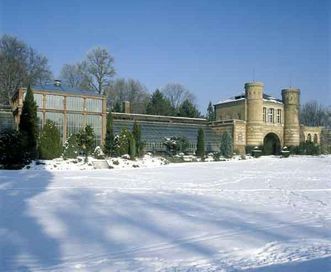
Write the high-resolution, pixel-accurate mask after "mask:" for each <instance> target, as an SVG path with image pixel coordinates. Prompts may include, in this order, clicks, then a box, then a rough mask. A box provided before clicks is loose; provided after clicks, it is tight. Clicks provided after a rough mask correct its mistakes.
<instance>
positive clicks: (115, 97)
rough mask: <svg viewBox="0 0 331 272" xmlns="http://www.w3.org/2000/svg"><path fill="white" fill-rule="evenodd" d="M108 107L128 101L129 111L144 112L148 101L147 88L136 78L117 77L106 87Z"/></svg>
mask: <svg viewBox="0 0 331 272" xmlns="http://www.w3.org/2000/svg"><path fill="white" fill-rule="evenodd" d="M106 95H107V102H108V107H110V108H112V107H114V106H115V104H118V103H122V102H123V101H129V102H130V103H131V111H132V112H134V113H145V111H146V106H147V104H148V101H149V96H150V95H149V93H148V91H147V88H146V87H145V86H144V85H143V84H142V83H141V82H139V81H138V80H134V79H128V80H126V79H124V78H119V79H116V80H114V81H113V82H112V83H111V84H110V86H109V87H108V88H106Z"/></svg>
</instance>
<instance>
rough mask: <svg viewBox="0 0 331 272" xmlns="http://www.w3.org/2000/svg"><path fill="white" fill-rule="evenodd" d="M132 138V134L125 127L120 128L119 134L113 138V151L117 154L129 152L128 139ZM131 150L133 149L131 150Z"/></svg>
mask: <svg viewBox="0 0 331 272" xmlns="http://www.w3.org/2000/svg"><path fill="white" fill-rule="evenodd" d="M131 138H133V137H132V134H131V132H130V131H129V130H127V129H126V128H124V129H122V130H121V133H120V135H116V137H115V138H114V143H115V144H114V153H115V154H116V155H117V156H122V155H125V154H130V139H131ZM132 152H133V151H132Z"/></svg>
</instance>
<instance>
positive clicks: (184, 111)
mask: <svg viewBox="0 0 331 272" xmlns="http://www.w3.org/2000/svg"><path fill="white" fill-rule="evenodd" d="M177 115H178V116H181V117H189V118H197V117H200V112H199V110H198V109H197V108H196V106H195V105H194V104H193V103H192V102H191V101H190V100H188V99H186V100H184V101H183V103H182V104H181V105H180V106H179V108H178V114H177Z"/></svg>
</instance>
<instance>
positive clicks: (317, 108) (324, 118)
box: [300, 101, 330, 126]
mask: <svg viewBox="0 0 331 272" xmlns="http://www.w3.org/2000/svg"><path fill="white" fill-rule="evenodd" d="M300 122H301V123H302V124H304V125H306V126H328V123H329V122H330V110H328V109H327V108H326V107H323V106H322V105H321V104H318V103H317V102H316V101H311V102H308V103H306V104H304V105H303V106H302V107H301V111H300ZM329 125H330V124H329Z"/></svg>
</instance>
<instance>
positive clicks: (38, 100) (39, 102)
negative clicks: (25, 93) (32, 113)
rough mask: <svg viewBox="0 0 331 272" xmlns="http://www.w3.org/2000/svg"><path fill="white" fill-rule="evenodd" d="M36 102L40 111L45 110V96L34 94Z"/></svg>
mask: <svg viewBox="0 0 331 272" xmlns="http://www.w3.org/2000/svg"><path fill="white" fill-rule="evenodd" d="M33 97H34V100H35V101H36V104H37V106H38V109H41V108H43V99H44V96H43V95H42V94H33Z"/></svg>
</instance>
